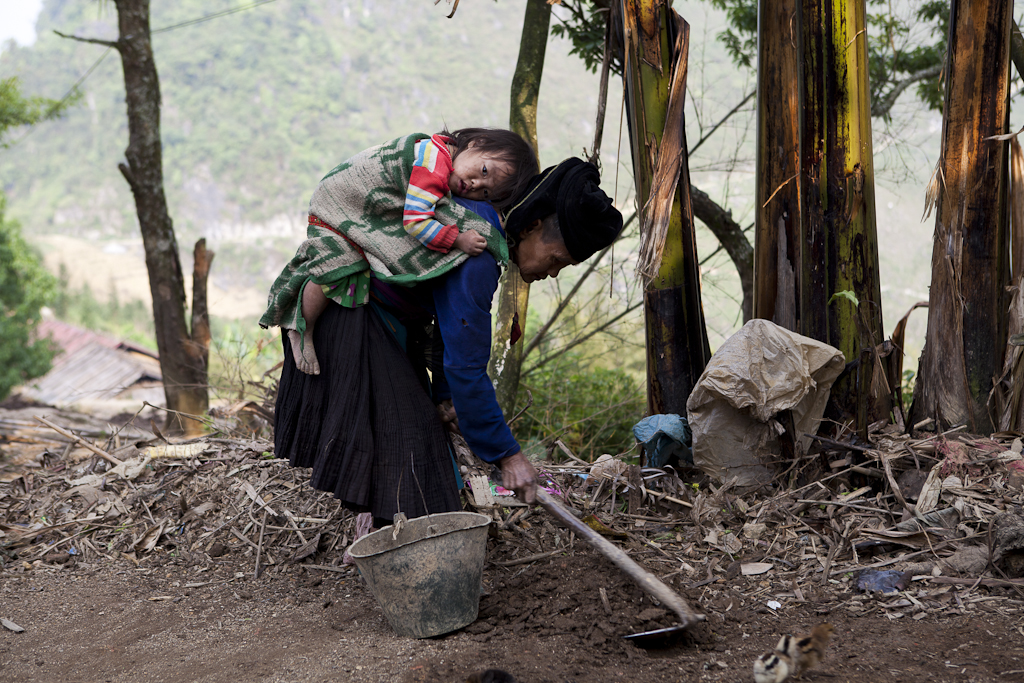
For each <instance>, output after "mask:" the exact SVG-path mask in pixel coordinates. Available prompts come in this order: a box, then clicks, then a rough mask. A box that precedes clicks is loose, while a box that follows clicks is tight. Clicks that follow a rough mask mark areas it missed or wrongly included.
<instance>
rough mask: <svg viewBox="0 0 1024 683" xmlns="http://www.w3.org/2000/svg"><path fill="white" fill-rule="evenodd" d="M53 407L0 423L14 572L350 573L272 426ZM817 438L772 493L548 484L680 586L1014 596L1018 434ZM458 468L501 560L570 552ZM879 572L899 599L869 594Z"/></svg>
mask: <svg viewBox="0 0 1024 683" xmlns="http://www.w3.org/2000/svg"><path fill="white" fill-rule="evenodd" d="M48 421H49V422H50V423H51V424H52V426H44V425H38V424H36V425H35V426H34V427H33V429H34V431H31V434H30V435H29V436H26V434H27V433H28V432H29V425H27V424H26V423H24V422H22V423H18V424H14V425H13V426H12V424H11V423H10V422H8V423H7V424H0V429H2V430H4V433H5V435H6V440H7V441H8V442H10V441H12V440H13V439H14V437H12V436H11V435H12V434H14V433H16V432H17V434H19V435H20V436H18V438H19V439H20V440H21V441H22V442H24V441H26V440H32V439H33V438H34V439H36V441H37V443H38V444H40V446H39V448H40V450H41V455H40V456H39V457H38V458H36V460H35V461H34V462H33V463H30V464H29V465H27V466H21V467H18V468H17V469H13V468H12V467H11V466H10V465H6V466H4V467H5V468H6V472H5V470H4V469H0V570H2V571H6V572H29V571H46V570H49V571H59V570H60V569H61V568H62V567H64V566H67V565H68V563H72V564H73V563H76V562H82V561H88V562H96V561H101V560H107V561H110V562H120V563H130V565H134V566H142V567H149V566H161V565H163V564H166V563H168V562H170V561H171V560H173V561H174V562H175V563H177V564H186V565H189V566H195V565H203V564H212V563H214V562H215V559H216V558H218V557H222V556H224V555H226V554H228V553H231V554H232V556H233V557H234V558H235V559H236V560H237V561H236V562H235V563H234V564H235V567H236V569H237V568H244V571H245V573H246V574H248V573H250V572H252V573H255V574H258V573H259V572H261V571H264V570H266V569H267V568H271V569H272V570H277V569H279V568H281V567H283V566H285V565H289V564H295V563H298V564H301V565H302V566H304V567H306V568H309V569H311V570H327V571H349V570H348V569H347V568H344V567H343V566H342V565H341V556H342V551H343V550H344V548H345V547H346V546H347V545H348V544H349V542H350V540H351V537H352V531H353V517H352V514H351V513H350V512H348V511H346V510H344V509H343V508H342V507H341V506H339V505H338V503H337V501H335V500H334V499H333V498H332V497H331V496H330V494H325V493H319V492H316V491H314V490H312V489H311V488H309V486H308V473H307V472H306V471H304V470H299V469H295V468H291V467H288V465H287V463H286V462H285V461H282V460H277V459H275V458H274V455H273V452H272V451H273V446H272V444H271V443H270V442H269V441H267V440H265V439H263V438H256V437H249V438H238V437H229V436H226V435H222V436H208V437H204V438H201V439H195V440H192V441H187V442H183V443H173V444H172V443H168V442H166V441H165V440H161V439H158V438H153V437H152V435H151V434H147V433H146V432H144V431H143V430H132V429H131V428H125V429H121V430H120V431H117V432H116V433H113V434H112V435H110V436H106V437H104V438H101V439H98V440H93V439H90V438H87V437H86V436H84V435H83V434H82V432H83V431H84V432H85V433H86V434H88V433H92V434H97V433H98V432H97V431H96V430H93V431H92V432H89V430H77V432H78V433H75V432H76V430H73V429H68V428H67V424H66V421H65V424H64V425H63V426H62V425H61V424H60V422H61V420H60V417H59V416H51V417H50V418H49V419H48ZM19 430H20V431H19ZM33 435H34V436H33ZM147 437H149V438H147ZM819 443H820V444H821V450H820V452H818V453H815V454H813V455H809V456H805V458H803V459H802V461H800V462H798V463H790V467H789V469H787V470H786V471H785V472H783V473H781V474H780V476H779V477H778V478H777V479H778V481H777V482H776V484H775V485H774V486H773V487H770V491H769V492H768V493H767V495H766V493H765V490H763V489H762V490H761V491H756V492H744V491H739V490H737V489H736V487H735V486H734V485H731V484H730V483H728V482H727V483H725V484H721V485H717V484H715V483H713V482H708V481H699V480H697V479H696V478H695V477H693V476H688V475H693V473H686V472H676V471H674V470H672V469H649V468H641V467H639V466H636V465H630V464H627V463H626V462H625V461H624V460H622V459H617V458H610V457H605V458H603V459H602V460H600V461H598V462H597V463H595V464H591V463H586V462H583V461H581V460H579V459H577V458H575V456H574V455H572V454H571V453H569V452H568V449H565V447H564V446H561V453H562V454H563V455H565V456H566V457H567V458H568V459H567V460H564V462H562V463H561V464H554V463H553V462H551V461H545V462H544V463H542V464H541V471H542V474H543V475H544V484H545V486H546V487H547V488H548V489H549V491H551V492H553V493H557V494H560V495H561V496H562V499H563V501H564V503H565V504H566V505H567V506H568V507H569V508H571V509H572V510H574V511H575V513H577V514H578V515H579V516H580V517H581V518H582V519H584V520H585V521H586V522H587V523H588V524H589V525H590V526H591V527H593V528H595V529H597V530H598V531H600V532H601V533H603V534H605V535H607V536H609V537H612V538H614V539H618V541H617V542H619V543H621V544H622V545H623V546H624V547H625V548H626V549H627V552H629V554H630V555H631V556H632V557H633V558H634V559H636V560H638V561H642V562H643V563H644V564H645V565H646V566H647V567H649V568H651V569H652V570H653V571H655V573H657V574H658V575H659V576H660V577H661V578H663V579H666V580H670V581H671V583H672V584H674V585H676V586H678V587H680V588H686V589H696V588H700V587H702V586H710V585H711V584H714V583H716V582H719V581H720V580H721V579H726V580H728V579H731V578H734V577H735V576H737V575H739V574H744V575H749V576H760V575H764V579H765V580H764V581H763V582H762V583H761V587H760V588H758V589H755V590H754V591H753V592H752V593H751V594H750V595H748V596H747V597H750V598H752V599H755V600H757V599H760V598H763V599H764V602H765V603H766V604H767V606H768V608H771V609H775V607H774V605H775V604H779V603H778V601H780V600H783V601H785V600H793V601H796V602H804V601H806V600H808V597H809V595H814V594H816V593H817V592H819V591H822V590H832V591H836V590H837V589H842V590H841V591H839V592H846V593H849V594H851V595H853V596H854V597H852V598H850V599H849V600H848V601H847V604H846V608H847V609H848V610H850V612H851V614H857V613H861V612H865V611H867V610H879V611H883V612H884V613H885V614H886V615H888V616H889V617H890V618H900V617H902V616H905V615H907V616H912V617H913V618H921V617H923V616H924V615H925V614H927V613H930V612H935V611H940V610H943V609H946V608H949V607H957V606H959V607H961V608H962V606H963V605H962V600H963V597H962V596H964V595H966V593H964V591H963V590H962V588H963V587H968V588H978V587H979V586H989V587H999V588H1002V589H1008V590H1000V591H999V593H1000V595H985V594H983V593H981V592H976V593H973V594H971V596H968V598H967V599H969V600H974V599H976V600H984V601H993V600H995V601H1000V600H1001V601H1004V604H1005V607H1006V609H1007V610H1009V611H1011V612H1014V613H1015V612H1017V611H1019V609H1020V607H1019V606H1020V605H1024V602H1021V600H1020V599H1019V598H1022V597H1024V579H1022V578H1020V577H1022V576H1024V518H1022V516H1021V507H1020V506H1021V503H1024V493H1022V483H1024V459H1022V456H1021V451H1022V447H1021V441H1020V440H1019V439H1016V438H1012V437H1007V438H998V437H997V438H981V437H971V436H967V435H963V434H960V433H957V432H955V431H953V432H947V433H944V434H937V435H932V436H927V437H925V438H910V437H907V436H901V435H897V434H893V433H886V432H880V433H877V434H874V435H873V436H872V443H871V444H870V445H866V446H865V445H855V444H853V443H842V442H838V441H829V440H820V441H819ZM464 473H465V474H466V475H467V479H469V481H470V484H471V487H470V488H469V489H468V490H467V504H469V505H473V506H475V507H477V509H480V510H481V511H482V512H484V513H486V514H489V515H491V516H492V517H493V518H494V520H495V524H494V525H493V533H492V535H493V536H495V537H497V538H499V539H501V541H502V543H500V545H499V547H498V550H497V552H493V553H492V554H491V561H492V563H494V564H498V565H504V566H512V565H516V564H525V563H529V562H534V561H537V560H539V559H542V558H544V557H547V556H552V555H556V554H559V553H571V552H573V550H572V549H573V547H574V545H575V539H574V538H573V536H572V534H571V533H570V532H569V531H567V530H566V529H564V528H559V527H558V526H557V524H553V523H552V521H551V520H550V519H549V518H547V516H546V515H544V514H543V513H540V512H537V511H535V510H531V509H529V508H526V507H525V506H518V505H515V504H513V503H511V502H510V501H509V500H508V499H506V498H503V497H502V496H501V495H500V494H501V493H502V491H501V490H500V489H497V488H496V487H493V486H491V485H489V484H487V482H486V479H484V478H483V477H482V476H481V471H480V470H478V469H474V468H473V467H471V466H469V465H466V466H464ZM496 494H498V495H496ZM916 581H919V582H922V583H919V584H917V586H915V587H914V588H915V589H916V590H908V588H909V587H911V582H916ZM748 585H756V584H748ZM780 585H781V586H783V587H784V590H782V591H781V592H780V589H779V586H780ZM954 586H959V587H961V588H959V589H958V590H956V591H951V590H950V589H951V588H952V587H954ZM858 589H859V591H858ZM876 590H877V591H881V592H883V593H891V594H892V595H893V597H892V598H891V599H889V600H888V601H877V600H874V601H867V600H865V599H863V598H861V597H860V596H859V595H858V593H859V592H864V591H868V592H870V591H876ZM762 593H763V595H761V594H762ZM972 596H973V597H972ZM769 598H770V599H769Z"/></svg>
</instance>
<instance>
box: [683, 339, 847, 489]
mask: <svg viewBox="0 0 1024 683" xmlns="http://www.w3.org/2000/svg"><path fill="white" fill-rule="evenodd" d="M845 365H846V359H845V358H844V357H843V354H842V352H841V351H839V349H836V348H834V347H832V346H829V345H828V344H824V343H822V342H819V341H815V340H814V339H811V338H809V337H804V336H803V335H799V334H796V333H795V332H790V331H789V330H787V329H785V328H782V327H779V326H778V325H776V324H774V323H772V322H770V321H768V320H760V319H757V320H751V321H750V322H748V323H747V324H746V325H744V326H743V327H742V328H741V329H740V330H739V331H738V332H737V333H736V334H734V335H733V336H731V337H729V339H727V340H726V341H725V343H724V344H722V346H721V347H720V348H719V349H718V351H717V352H716V353H715V355H714V356H712V358H711V361H710V362H709V363H708V366H707V367H706V368H705V369H704V373H703V374H702V375H701V376H700V379H699V380H698V381H697V386H696V387H695V388H694V390H693V392H692V393H691V394H690V398H689V399H688V400H687V402H686V413H687V417H688V418H689V423H690V430H691V432H692V433H693V462H694V465H695V466H696V467H698V468H700V469H701V470H703V471H704V472H705V473H706V474H708V475H709V476H711V477H714V478H716V479H718V480H721V481H727V480H729V479H732V478H733V477H735V478H736V485H737V486H740V487H754V486H761V485H764V484H767V483H768V482H769V481H770V480H771V477H772V474H773V469H772V468H770V467H769V466H768V465H767V464H766V462H767V461H770V460H772V459H774V457H775V456H776V455H777V453H778V442H777V439H776V432H775V430H774V428H773V426H772V425H771V423H770V422H771V420H772V418H773V417H774V416H775V415H776V414H777V413H779V412H780V411H783V410H791V411H792V413H793V422H794V424H795V427H796V441H797V443H798V444H799V446H800V447H801V448H802V449H803V450H804V451H805V452H806V450H807V449H808V447H809V446H810V438H808V437H806V436H804V434H814V433H815V432H817V430H818V424H819V423H820V421H821V416H822V414H823V413H824V412H825V404H826V403H827V402H828V396H829V391H830V389H831V388H832V383H833V382H834V381H835V379H836V377H838V376H839V374H840V373H841V372H842V371H843V368H844V366H845Z"/></svg>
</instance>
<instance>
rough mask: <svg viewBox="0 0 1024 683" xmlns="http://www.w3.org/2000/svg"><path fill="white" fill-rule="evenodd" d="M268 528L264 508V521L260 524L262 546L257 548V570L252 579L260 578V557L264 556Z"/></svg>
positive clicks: (265, 509) (264, 509)
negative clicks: (265, 536)
mask: <svg viewBox="0 0 1024 683" xmlns="http://www.w3.org/2000/svg"><path fill="white" fill-rule="evenodd" d="M266 528H267V508H265V507H264V508H263V521H262V522H260V544H259V545H258V546H256V570H255V571H254V572H253V573H252V578H254V579H258V578H260V555H262V554H263V532H264V531H265V530H266Z"/></svg>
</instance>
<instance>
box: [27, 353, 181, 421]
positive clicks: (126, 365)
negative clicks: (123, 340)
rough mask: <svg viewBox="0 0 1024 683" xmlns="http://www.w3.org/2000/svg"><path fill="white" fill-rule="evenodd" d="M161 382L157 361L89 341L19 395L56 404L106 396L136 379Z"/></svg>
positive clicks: (114, 393) (135, 381)
mask: <svg viewBox="0 0 1024 683" xmlns="http://www.w3.org/2000/svg"><path fill="white" fill-rule="evenodd" d="M147 380H150V381H151V380H156V381H161V380H162V377H161V375H160V364H159V363H158V362H157V361H156V360H154V359H153V358H150V357H148V356H145V355H141V354H139V353H133V352H128V351H123V350H119V349H116V348H109V347H108V346H106V345H105V344H104V343H102V342H97V341H93V340H89V341H87V342H86V343H85V344H82V345H78V348H77V350H76V351H74V352H73V353H69V354H66V355H65V357H64V358H63V359H62V362H60V363H59V364H56V365H55V366H54V367H53V369H52V370H50V372H48V373H47V374H46V375H45V376H43V377H41V378H40V379H38V380H37V381H35V382H33V383H32V384H31V385H29V386H27V387H25V389H24V390H23V391H22V393H23V394H25V395H27V396H29V397H31V398H33V399H35V400H37V401H42V402H44V403H49V404H54V405H59V404H66V403H74V402H75V401H81V400H86V399H91V400H95V399H110V398H116V397H117V395H118V394H120V393H121V392H122V391H124V390H125V389H127V388H128V387H130V386H132V385H133V384H135V383H137V382H140V381H147Z"/></svg>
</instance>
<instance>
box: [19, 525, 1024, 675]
mask: <svg viewBox="0 0 1024 683" xmlns="http://www.w3.org/2000/svg"><path fill="white" fill-rule="evenodd" d="M490 546H491V547H490V549H489V554H488V556H489V560H491V561H493V560H495V558H501V557H502V556H503V548H502V544H501V543H500V542H497V541H495V540H492V541H491V542H490ZM160 561H161V560H157V561H156V562H154V563H153V564H154V565H159V566H149V567H143V568H136V567H134V566H133V565H131V564H130V563H128V562H124V563H108V564H89V563H85V562H78V563H77V564H75V560H74V559H72V560H71V561H70V562H68V563H67V564H65V565H63V566H61V565H57V566H56V567H55V568H38V567H37V568H35V569H32V570H27V569H26V568H25V567H23V566H22V567H16V566H13V565H9V566H8V569H7V570H6V571H3V572H2V573H0V616H3V617H4V618H6V619H9V620H11V621H13V622H15V623H16V624H18V625H19V626H22V627H24V629H25V631H24V632H23V633H13V632H11V631H8V630H6V629H0V681H4V682H6V681H19V682H30V681H39V682H47V683H50V682H57V681H69V682H70V681H80V682H92V681H101V682H103V683H114V682H121V681H160V682H165V683H172V682H178V681H181V682H184V681H224V680H232V681H240V682H242V681H401V682H404V683H411V682H414V681H416V682H419V681H463V680H465V679H466V677H467V676H468V675H469V674H471V673H473V672H477V671H481V670H483V669H485V668H490V667H498V668H502V669H504V670H506V671H508V672H510V673H512V674H513V675H514V676H516V678H517V679H518V680H519V681H521V682H524V683H563V682H565V681H587V682H588V683H605V682H612V681H624V680H636V681H690V680H694V681H696V680H702V681H703V680H707V681H750V680H752V674H751V664H752V662H753V660H754V659H755V658H756V657H757V656H758V655H759V654H761V653H762V652H764V651H766V650H770V649H771V648H772V647H773V646H774V644H775V642H776V641H777V639H778V638H779V636H780V634H782V633H786V632H796V631H801V630H805V629H807V628H809V627H811V626H812V625H814V624H815V623H818V622H820V621H829V622H831V623H832V624H834V625H835V628H836V635H835V638H834V640H833V642H832V644H831V646H830V648H829V650H828V653H827V657H826V660H825V662H824V663H823V664H822V665H821V666H820V667H819V668H817V669H815V670H813V671H811V672H809V673H807V674H805V675H804V680H808V681H821V682H824V681H834V682H836V683H839V682H840V681H857V682H861V681H872V682H875V681H878V682H882V681H964V682H970V681H976V682H981V681H999V682H1000V683H1002V682H1005V681H1020V680H1024V629H1022V624H1024V619H1022V612H1021V608H1022V606H1024V602H1022V601H1020V600H1019V599H1017V596H1016V595H1015V594H1013V593H1012V592H1008V589H985V588H979V589H976V590H973V591H971V590H968V588H969V587H958V588H951V589H949V590H948V591H947V592H945V593H942V594H941V596H939V597H938V598H936V599H923V600H920V601H919V602H920V603H921V605H920V607H918V606H916V605H911V607H910V610H907V609H906V607H905V606H900V605H901V603H900V600H899V598H900V596H895V597H893V596H865V595H863V594H854V593H851V592H849V590H848V587H849V580H848V579H846V580H842V581H837V582H836V583H830V584H829V586H828V587H827V588H824V589H822V590H821V591H820V592H819V593H818V594H817V595H812V594H808V593H806V592H804V595H803V597H804V598H805V601H804V602H799V601H797V600H796V599H795V598H794V597H792V595H791V594H790V596H789V597H787V596H786V581H785V579H784V577H781V576H780V577H771V576H770V575H762V576H749V577H745V576H742V575H740V576H736V577H735V578H732V579H727V578H722V579H720V580H719V581H717V582H714V583H712V584H710V585H706V586H702V587H699V588H695V589H691V590H682V593H683V594H684V595H685V596H686V597H687V599H688V600H689V601H690V604H691V605H693V606H695V607H698V608H699V609H700V611H702V612H703V613H705V614H706V615H707V621H706V622H705V623H704V624H701V625H700V626H698V627H696V628H694V629H692V630H691V632H689V633H688V634H687V635H686V636H684V637H683V638H681V639H679V640H678V641H677V642H674V643H669V644H668V646H667V647H664V648H662V649H652V650H643V649H639V648H637V647H636V646H634V645H632V644H629V643H628V642H626V641H624V640H623V639H621V637H620V636H622V635H624V634H627V633H631V632H635V631H638V630H646V629H650V628H657V627H659V626H663V625H668V624H670V623H671V619H670V618H669V617H668V615H667V614H666V613H665V612H664V611H663V610H661V609H659V608H657V607H655V606H653V605H652V604H651V603H650V601H649V598H646V597H644V595H643V594H642V593H641V592H640V590H639V589H637V588H636V587H635V586H633V585H632V584H631V583H629V582H628V581H627V580H626V579H624V577H623V576H622V575H621V574H620V573H619V572H618V571H617V570H616V569H615V568H614V567H613V566H612V565H611V564H610V563H608V562H607V561H606V560H604V558H602V557H601V556H599V555H597V554H595V553H594V552H593V551H592V550H590V549H589V548H586V547H582V545H581V543H580V542H579V541H577V542H576V543H575V545H574V547H572V548H567V549H566V553H565V554H562V555H555V556H552V557H548V558H545V559H542V560H539V561H537V562H535V563H532V564H525V565H515V566H510V567H500V566H496V565H494V564H493V563H489V564H488V566H487V567H486V570H485V576H484V591H485V594H484V595H483V597H482V598H481V608H480V617H479V619H478V620H477V621H476V622H474V623H473V624H471V625H470V626H468V627H467V628H465V629H463V630H461V631H459V632H456V633H453V634H450V635H447V636H444V637H439V638H433V639H427V640H411V639H405V638H399V637H397V636H395V635H394V633H393V631H392V630H391V628H390V627H389V626H388V624H387V622H386V621H385V619H384V617H383V615H382V614H381V612H380V610H379V608H378V607H377V604H376V602H375V600H374V598H373V596H372V594H371V593H370V592H369V590H368V588H367V587H366V586H365V584H364V583H363V581H362V579H361V578H360V577H359V575H358V574H357V573H356V572H355V571H354V570H350V569H349V570H344V571H342V572H330V571H324V570H322V569H311V568H300V565H282V566H281V567H271V568H269V569H268V570H267V571H265V572H264V573H263V575H262V576H261V577H260V578H259V579H258V580H254V579H253V578H252V568H253V567H252V561H251V560H245V559H243V558H242V557H241V556H240V555H238V554H235V553H228V554H226V555H224V556H223V557H221V558H218V559H216V560H215V561H214V563H213V565H208V564H204V565H203V566H200V565H198V564H194V565H193V566H188V563H187V562H184V561H181V560H180V559H176V558H174V557H171V556H165V557H163V558H162V561H163V564H162V565H161V564H160ZM766 576H768V577H769V578H765V577H766ZM666 580H667V581H669V582H671V583H673V584H674V585H675V586H676V587H680V586H682V585H687V584H689V583H691V580H689V579H684V578H683V577H682V576H681V575H680V574H677V575H676V576H674V577H668V578H667V579H666ZM601 588H603V589H604V592H605V595H606V596H607V597H608V604H607V607H606V606H605V603H604V601H603V600H602V598H601V594H600V589H601ZM934 592H935V591H934V587H933V589H932V590H928V591H926V590H925V589H924V587H923V586H922V588H921V589H920V591H919V594H920V595H922V596H923V595H925V593H930V594H934ZM910 594H911V595H914V594H915V591H914V589H911V591H910ZM773 597H775V598H776V599H778V600H779V601H780V602H781V603H782V606H781V607H780V608H778V609H777V610H772V609H769V608H768V607H767V606H766V603H767V601H768V600H770V599H772V598H773ZM902 602H903V603H906V602H908V601H907V600H902ZM897 615H899V616H898V617H897Z"/></svg>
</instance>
